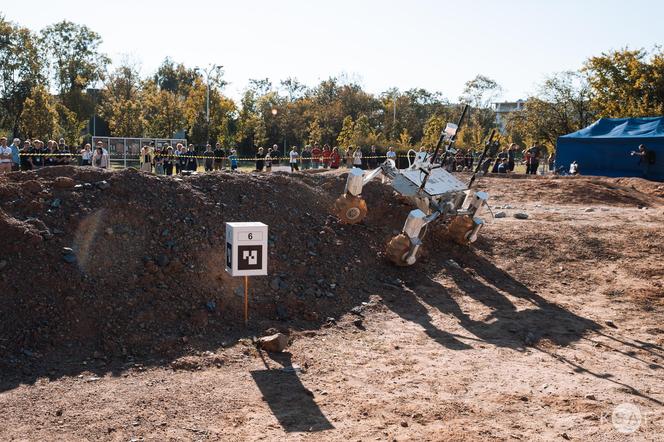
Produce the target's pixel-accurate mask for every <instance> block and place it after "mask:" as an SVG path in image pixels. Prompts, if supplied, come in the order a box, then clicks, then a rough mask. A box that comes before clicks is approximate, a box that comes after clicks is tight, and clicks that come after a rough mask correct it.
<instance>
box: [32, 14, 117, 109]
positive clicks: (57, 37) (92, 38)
mask: <svg viewBox="0 0 664 442" xmlns="http://www.w3.org/2000/svg"><path fill="white" fill-rule="evenodd" d="M40 42H41V45H42V47H43V50H44V53H45V54H47V55H48V60H49V63H48V66H49V70H50V76H51V78H52V79H53V81H54V84H55V86H56V88H57V90H58V92H59V94H60V98H61V100H62V102H63V104H64V105H65V106H67V108H69V109H70V110H72V111H74V112H75V113H76V115H77V116H78V118H79V119H80V120H83V119H87V118H88V117H89V116H90V114H91V113H92V111H93V109H92V103H91V100H89V99H88V97H86V96H85V95H84V94H83V91H84V90H85V89H86V88H87V87H89V86H90V85H93V84H94V83H96V82H97V81H98V80H101V79H102V78H103V72H104V70H105V69H106V66H107V65H108V63H109V62H110V59H109V58H108V57H107V56H106V55H104V54H102V53H101V52H100V51H99V46H100V44H101V42H102V40H101V36H100V35H99V34H97V33H96V32H94V31H93V30H91V29H90V28H88V27H87V26H85V25H78V24H76V23H72V22H70V21H67V20H63V21H61V22H59V23H55V24H53V25H50V26H47V27H46V28H44V29H43V30H42V31H41V39H40Z"/></svg>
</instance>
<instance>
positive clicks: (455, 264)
mask: <svg viewBox="0 0 664 442" xmlns="http://www.w3.org/2000/svg"><path fill="white" fill-rule="evenodd" d="M447 263H448V264H449V265H450V266H451V267H454V268H455V269H460V268H461V266H460V265H459V263H457V262H456V261H455V260H453V259H448V260H447Z"/></svg>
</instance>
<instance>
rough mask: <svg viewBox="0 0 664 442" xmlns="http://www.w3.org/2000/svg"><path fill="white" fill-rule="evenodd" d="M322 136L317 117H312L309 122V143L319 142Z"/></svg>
mask: <svg viewBox="0 0 664 442" xmlns="http://www.w3.org/2000/svg"><path fill="white" fill-rule="evenodd" d="M322 138H323V131H322V130H321V128H320V124H319V123H318V119H314V120H313V121H312V122H311V124H309V139H308V141H309V144H314V143H320V140H321V139H322Z"/></svg>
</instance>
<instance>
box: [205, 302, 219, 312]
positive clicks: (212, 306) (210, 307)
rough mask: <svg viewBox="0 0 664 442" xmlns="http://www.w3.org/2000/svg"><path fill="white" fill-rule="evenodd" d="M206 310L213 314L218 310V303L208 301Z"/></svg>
mask: <svg viewBox="0 0 664 442" xmlns="http://www.w3.org/2000/svg"><path fill="white" fill-rule="evenodd" d="M205 308H206V309H207V311H209V312H210V313H213V312H214V311H215V310H216V309H217V303H216V302H214V301H208V302H206V303H205Z"/></svg>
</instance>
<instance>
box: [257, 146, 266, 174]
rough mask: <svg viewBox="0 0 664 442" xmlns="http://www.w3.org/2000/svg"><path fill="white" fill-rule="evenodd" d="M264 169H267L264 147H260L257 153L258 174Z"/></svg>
mask: <svg viewBox="0 0 664 442" xmlns="http://www.w3.org/2000/svg"><path fill="white" fill-rule="evenodd" d="M263 167H265V152H263V148H262V147H259V148H258V152H257V153H256V172H262V171H263Z"/></svg>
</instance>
